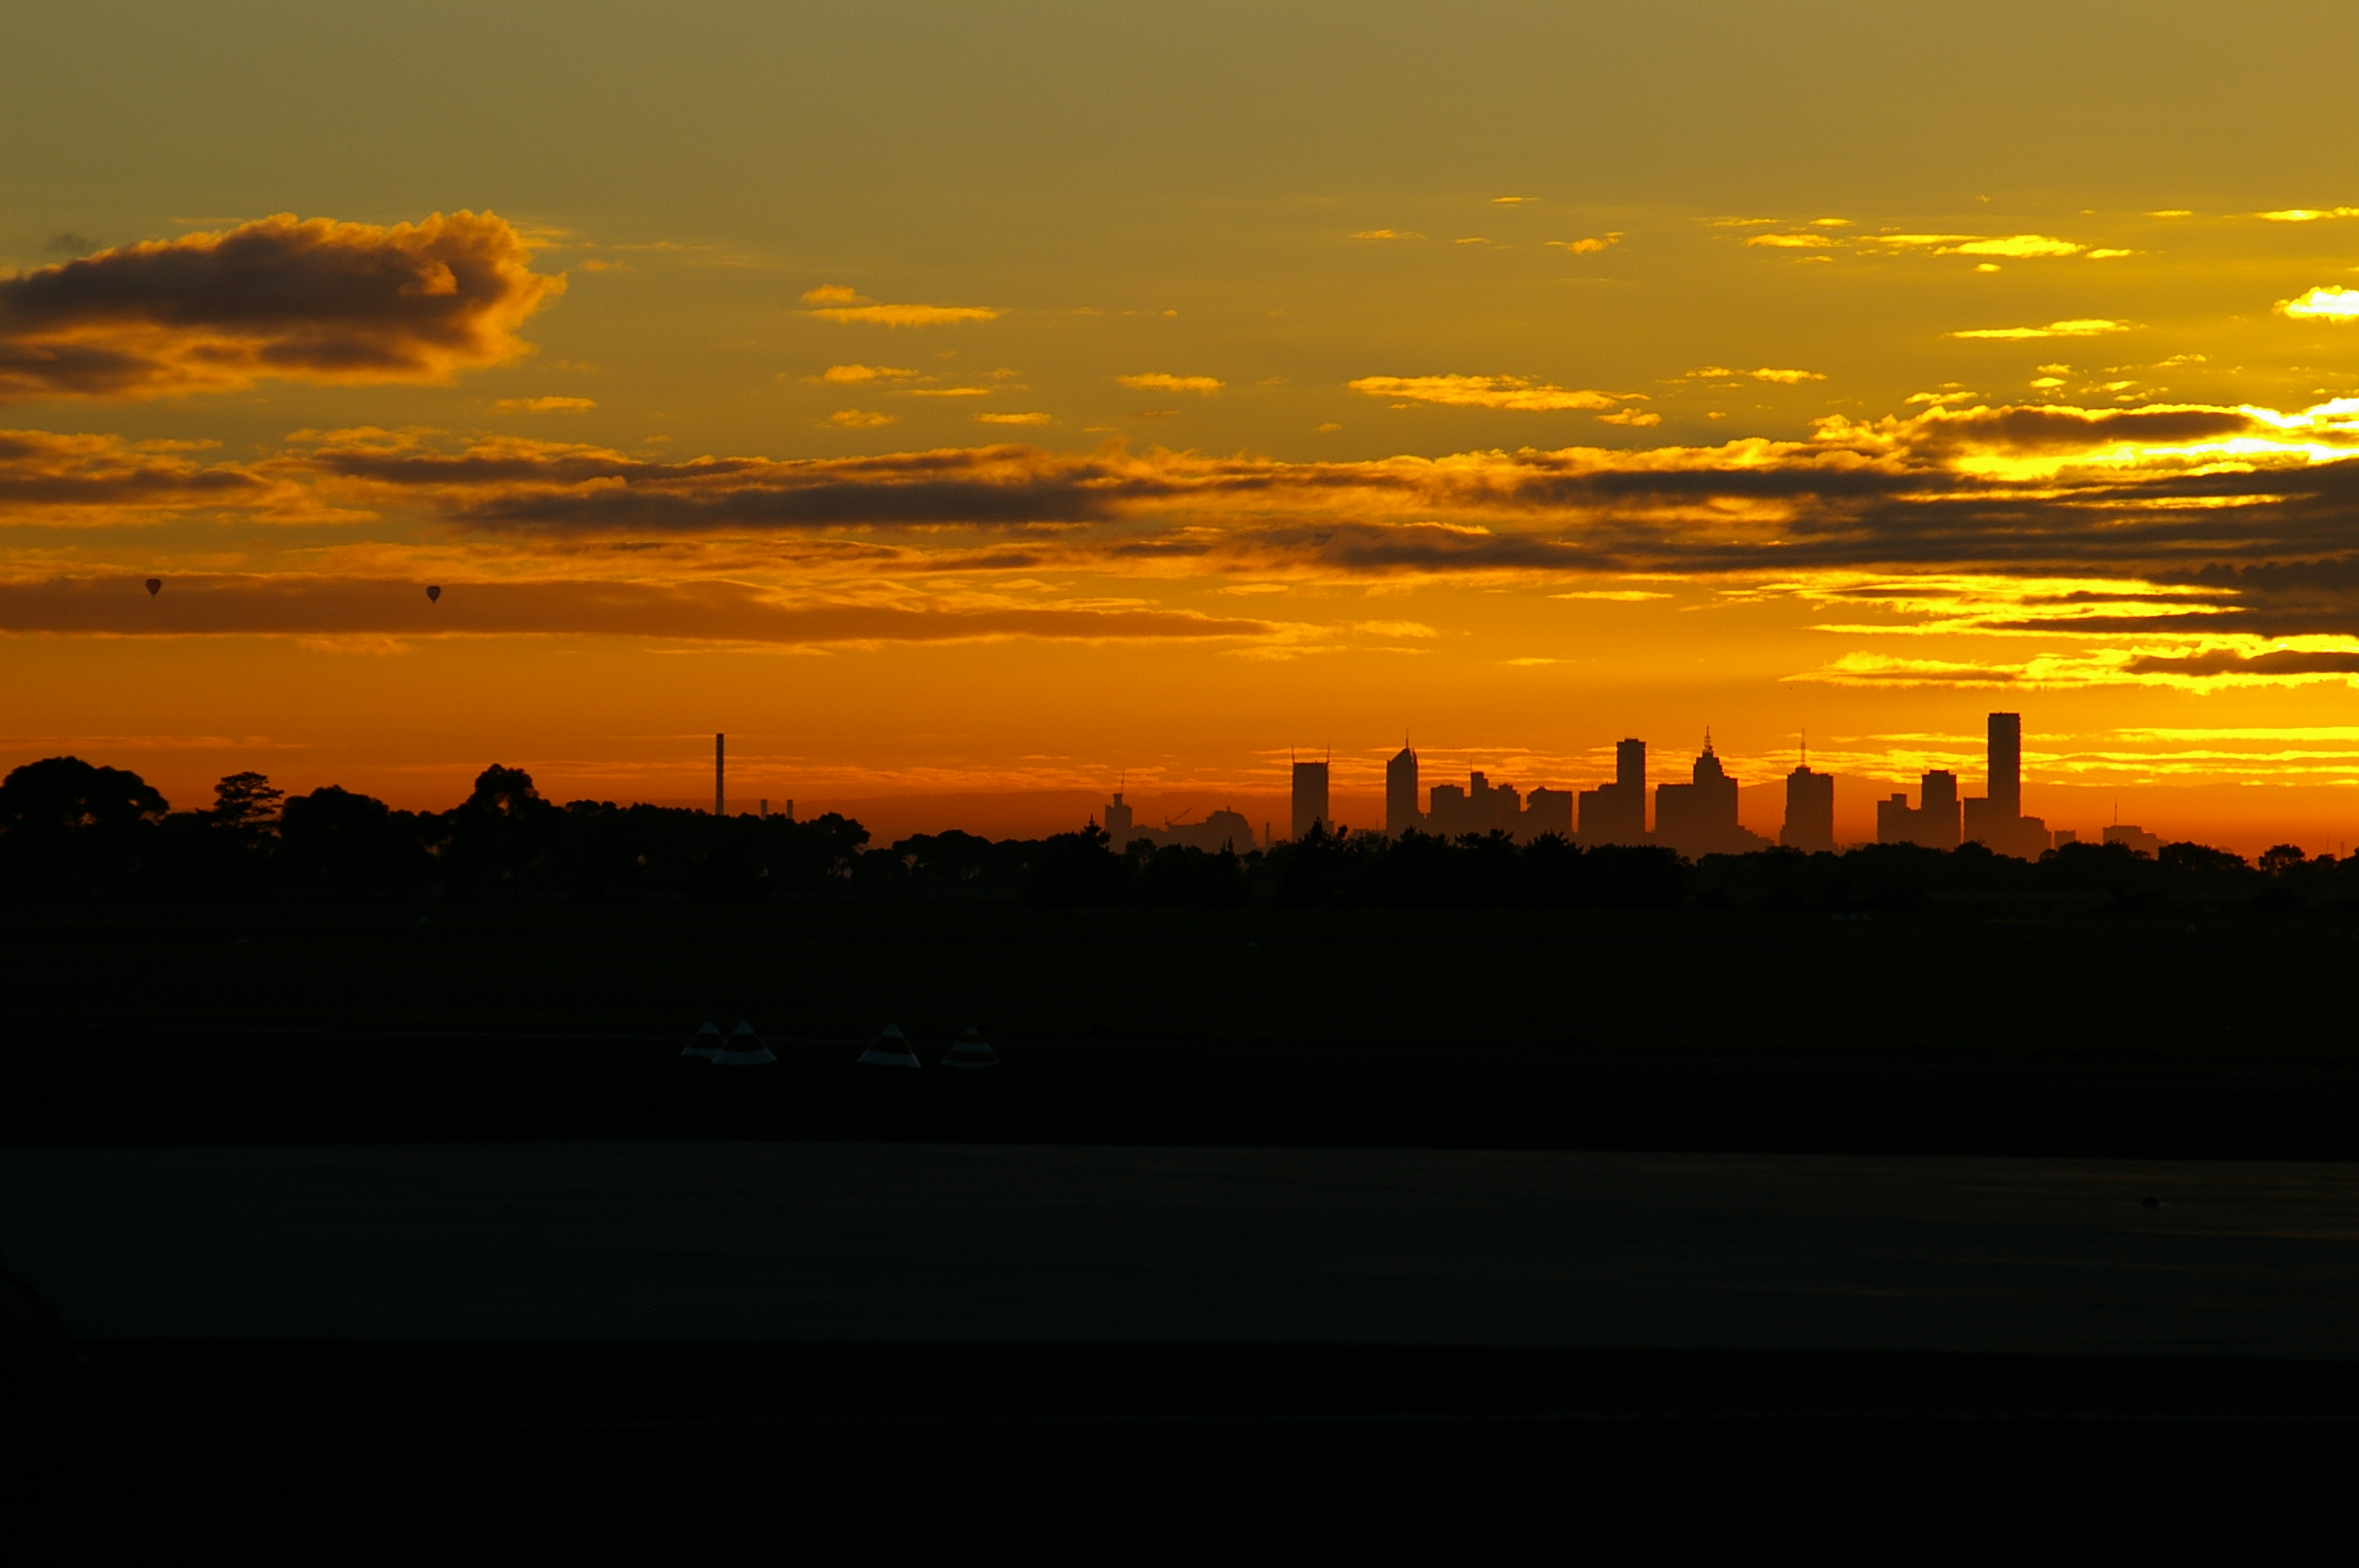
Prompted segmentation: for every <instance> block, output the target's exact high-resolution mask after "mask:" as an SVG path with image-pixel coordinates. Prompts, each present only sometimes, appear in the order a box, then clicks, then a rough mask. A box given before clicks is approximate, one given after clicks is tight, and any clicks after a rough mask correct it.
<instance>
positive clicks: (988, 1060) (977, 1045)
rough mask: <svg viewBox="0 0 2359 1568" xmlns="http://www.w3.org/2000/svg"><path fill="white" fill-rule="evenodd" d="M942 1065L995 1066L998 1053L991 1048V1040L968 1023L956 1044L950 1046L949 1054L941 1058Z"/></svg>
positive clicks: (997, 1063) (997, 1062)
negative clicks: (986, 1038)
mask: <svg viewBox="0 0 2359 1568" xmlns="http://www.w3.org/2000/svg"><path fill="white" fill-rule="evenodd" d="M942 1065H943V1066H945V1067H996V1066H997V1065H999V1053H998V1052H996V1051H994V1050H993V1049H992V1048H991V1042H990V1041H988V1040H985V1039H984V1037H983V1031H982V1030H980V1029H977V1028H976V1027H974V1025H973V1024H969V1025H967V1031H966V1033H963V1034H962V1035H960V1036H959V1038H958V1044H955V1045H953V1046H951V1054H949V1055H947V1056H945V1057H943V1058H942Z"/></svg>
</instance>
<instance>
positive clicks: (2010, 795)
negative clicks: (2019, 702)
mask: <svg viewBox="0 0 2359 1568" xmlns="http://www.w3.org/2000/svg"><path fill="white" fill-rule="evenodd" d="M1987 735H1988V739H1987V741H1986V742H1985V743H1986V745H1987V747H1988V751H1987V752H1986V753H1985V755H1986V757H1987V764H1986V765H1987V770H1988V773H1989V782H1988V784H1986V785H1985V786H1984V792H1983V793H1984V795H1986V796H1988V797H1989V800H1990V803H1991V809H1992V811H1994V812H1995V814H1997V815H1998V816H2003V817H2014V816H2022V815H2023V715H2022V714H2020V713H1994V714H1992V715H1991V716H1990V720H1989V729H1988V731H1987Z"/></svg>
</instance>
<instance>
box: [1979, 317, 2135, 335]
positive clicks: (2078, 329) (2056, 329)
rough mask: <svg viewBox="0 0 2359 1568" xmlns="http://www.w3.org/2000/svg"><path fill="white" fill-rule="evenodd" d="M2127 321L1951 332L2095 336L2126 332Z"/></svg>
mask: <svg viewBox="0 0 2359 1568" xmlns="http://www.w3.org/2000/svg"><path fill="white" fill-rule="evenodd" d="M2128 330H2130V329H2129V323H2127V322H2126V321H2106V320H2101V319H2082V320H2072V321H2050V322H2049V323H2048V325H2046V326H2045V327H1977V328H1975V329H1973V330H1971V331H1963V332H1951V333H1949V334H1947V335H1948V336H1950V337H1952V338H2002V339H2008V340H2014V339H2018V338H2093V337H2096V336H2098V335H2099V334H2101V333H2104V332H2126V331H2128Z"/></svg>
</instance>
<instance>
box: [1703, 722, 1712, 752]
mask: <svg viewBox="0 0 2359 1568" xmlns="http://www.w3.org/2000/svg"><path fill="white" fill-rule="evenodd" d="M1703 749H1704V750H1705V751H1707V752H1709V751H1711V750H1712V726H1711V725H1709V724H1707V725H1705V726H1704V727H1703Z"/></svg>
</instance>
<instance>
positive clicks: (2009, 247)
mask: <svg viewBox="0 0 2359 1568" xmlns="http://www.w3.org/2000/svg"><path fill="white" fill-rule="evenodd" d="M2086 249H2088V247H2087V246H2086V245H2076V244H2074V243H2072V242H2071V241H2070V240H2056V239H2050V238H2049V236H2047V235H2046V234H2009V235H2007V236H2006V237H2005V238H2003V239H1996V240H1968V241H1967V242H1966V243H1963V244H1962V245H1945V246H1943V247H1942V248H1941V250H1940V253H1939V254H1942V255H1959V256H2015V257H2024V256H2077V255H2079V254H2081V253H2082V251H2084V250H2086Z"/></svg>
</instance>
